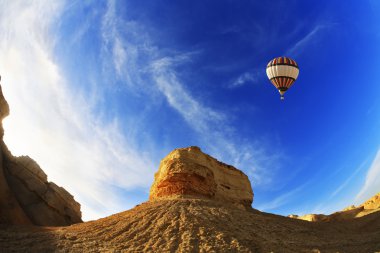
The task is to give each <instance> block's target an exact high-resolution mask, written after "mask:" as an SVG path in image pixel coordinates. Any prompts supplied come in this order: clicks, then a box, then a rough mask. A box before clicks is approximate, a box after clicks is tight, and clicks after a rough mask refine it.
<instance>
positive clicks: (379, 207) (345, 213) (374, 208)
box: [289, 192, 380, 222]
mask: <svg viewBox="0 0 380 253" xmlns="http://www.w3.org/2000/svg"><path fill="white" fill-rule="evenodd" d="M379 211H380V192H379V193H378V194H376V195H375V196H373V197H372V198H370V199H369V200H367V201H366V202H364V203H363V204H361V205H359V206H354V205H353V206H349V207H347V208H345V209H343V210H342V211H338V212H335V213H332V214H330V215H325V214H306V215H303V216H298V215H294V214H293V215H289V217H290V218H295V219H300V220H306V221H317V222H318V221H343V220H351V219H354V218H359V217H363V216H365V215H368V214H371V213H375V212H379Z"/></svg>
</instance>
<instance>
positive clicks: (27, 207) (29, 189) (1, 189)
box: [0, 87, 82, 226]
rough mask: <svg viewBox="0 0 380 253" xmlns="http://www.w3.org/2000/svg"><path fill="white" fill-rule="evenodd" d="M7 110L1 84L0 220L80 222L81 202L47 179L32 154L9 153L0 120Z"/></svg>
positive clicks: (46, 223) (55, 223)
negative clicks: (16, 155)
mask: <svg viewBox="0 0 380 253" xmlns="http://www.w3.org/2000/svg"><path fill="white" fill-rule="evenodd" d="M8 114H9V106H8V103H7V101H6V100H5V98H4V96H3V93H2V90H1V87H0V148H1V149H0V224H23V225H31V224H34V225H40V226H65V225H71V224H74V223H78V222H82V219H81V211H80V205H79V204H78V203H77V202H76V201H75V200H74V198H73V196H72V195H70V194H69V193H68V192H67V191H66V190H65V189H63V188H61V187H59V186H57V185H56V184H54V183H52V182H48V180H47V176H46V174H45V173H44V172H43V170H42V169H41V168H40V167H39V166H38V164H37V163H36V162H35V161H34V160H32V159H31V158H29V157H27V156H22V157H14V156H12V154H11V152H10V151H9V150H8V148H7V146H6V145H5V143H4V141H3V135H4V129H3V125H2V123H1V121H2V120H3V119H4V118H5V117H6V116H8Z"/></svg>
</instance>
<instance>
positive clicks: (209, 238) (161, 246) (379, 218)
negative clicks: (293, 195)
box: [0, 147, 380, 253]
mask: <svg viewBox="0 0 380 253" xmlns="http://www.w3.org/2000/svg"><path fill="white" fill-rule="evenodd" d="M20 163H22V162H20ZM33 166H34V165H32V167H33ZM37 174H38V177H39V178H45V176H44V174H41V173H37ZM252 199H253V193H252V189H251V187H250V183H249V181H248V178H247V176H246V175H244V174H243V173H242V172H241V171H239V170H237V169H235V168H233V167H232V166H228V165H226V164H223V163H221V162H218V161H217V160H216V159H214V158H212V157H210V156H208V155H206V154H204V153H202V152H201V150H200V149H199V148H197V147H189V148H183V149H177V150H174V151H173V152H171V153H170V154H169V155H168V156H167V157H166V158H165V159H163V160H162V162H161V164H160V167H159V170H158V172H157V173H156V175H155V181H154V183H153V186H152V188H151V192H150V200H149V201H147V202H145V203H142V204H140V205H137V206H136V207H134V208H133V209H131V210H128V211H125V212H121V213H117V214H114V215H111V216H109V217H105V218H102V219H99V220H96V221H91V222H85V223H80V224H75V225H72V226H67V227H54V228H45V227H22V228H20V227H19V226H9V225H1V226H0V249H1V250H0V251H4V252H281V253H288V252H289V253H293V252H345V253H367V252H378V251H379V249H380V239H379V238H380V212H374V213H371V214H370V215H366V216H364V217H361V218H358V219H349V220H343V221H335V222H319V223H313V222H307V221H304V220H298V219H291V218H288V217H283V216H279V215H274V214H269V213H264V212H260V211H258V210H255V209H253V208H251V207H249V208H248V207H247V206H249V205H250V203H252ZM372 200H373V201H372ZM372 200H370V201H368V202H366V203H365V204H364V206H366V207H368V208H375V207H376V206H377V204H376V203H378V202H377V201H378V198H373V199H372ZM236 206H240V207H242V206H244V207H245V208H236ZM363 208H364V207H363ZM355 209H356V207H353V208H351V209H350V210H355Z"/></svg>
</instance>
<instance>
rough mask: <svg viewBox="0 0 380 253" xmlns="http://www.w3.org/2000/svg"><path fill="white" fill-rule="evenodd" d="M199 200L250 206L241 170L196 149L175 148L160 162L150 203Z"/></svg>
mask: <svg viewBox="0 0 380 253" xmlns="http://www.w3.org/2000/svg"><path fill="white" fill-rule="evenodd" d="M186 197H201V198H208V199H215V200H221V201H227V202H230V203H233V204H236V205H238V206H244V207H250V206H251V204H252V201H253V192H252V188H251V183H250V181H249V179H248V177H247V175H245V174H244V173H243V172H242V171H240V170H238V169H236V168H234V167H233V166H230V165H227V164H224V163H222V162H219V161H218V160H216V159H215V158H213V157H211V156H209V155H207V154H205V153H203V152H202V151H201V150H200V149H199V148H198V147H189V148H181V149H175V150H174V151H172V152H171V153H170V154H169V155H168V156H166V157H165V158H164V159H163V160H162V161H161V163H160V167H159V169H158V172H157V173H156V174H155V175H154V183H153V185H152V187H151V189H150V196H149V199H150V200H157V199H163V198H186Z"/></svg>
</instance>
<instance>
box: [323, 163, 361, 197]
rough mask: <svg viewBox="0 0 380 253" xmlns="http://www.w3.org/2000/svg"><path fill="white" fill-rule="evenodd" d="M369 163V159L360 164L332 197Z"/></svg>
mask: <svg viewBox="0 0 380 253" xmlns="http://www.w3.org/2000/svg"><path fill="white" fill-rule="evenodd" d="M367 163H368V159H367V160H365V161H364V162H362V163H361V164H360V166H359V167H358V168H357V169H356V170H355V171H354V172H353V173H352V174H351V175H350V176H349V177H348V178H347V179H346V180H345V181H344V182H343V183H342V184H341V185H340V186H339V187H338V188H337V189H336V190H335V191H334V192H333V193H332V194H331V195H330V199H331V198H333V197H335V196H336V195H337V194H338V193H340V192H341V191H342V190H343V189H344V188H346V187H347V185H348V184H349V183H350V182H351V181H352V179H354V178H355V177H356V176H357V175H358V173H359V172H360V171H362V170H363V169H364V168H365V167H366V166H367Z"/></svg>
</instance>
